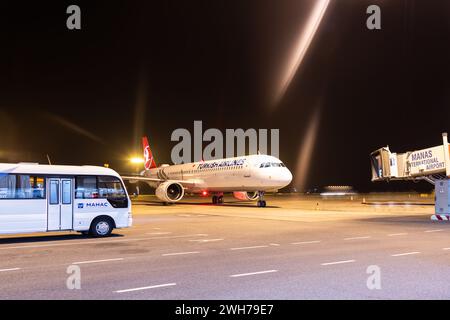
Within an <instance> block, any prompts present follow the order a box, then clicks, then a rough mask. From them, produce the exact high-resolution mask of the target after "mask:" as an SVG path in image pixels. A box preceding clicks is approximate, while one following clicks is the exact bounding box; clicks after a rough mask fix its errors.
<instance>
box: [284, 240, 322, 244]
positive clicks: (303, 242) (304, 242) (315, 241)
mask: <svg viewBox="0 0 450 320" xmlns="http://www.w3.org/2000/svg"><path fill="white" fill-rule="evenodd" d="M319 242H320V240H313V241H302V242H292V243H291V244H312V243H319Z"/></svg>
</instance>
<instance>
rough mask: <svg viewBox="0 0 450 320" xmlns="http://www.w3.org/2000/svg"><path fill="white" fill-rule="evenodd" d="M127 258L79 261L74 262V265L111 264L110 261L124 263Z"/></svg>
mask: <svg viewBox="0 0 450 320" xmlns="http://www.w3.org/2000/svg"><path fill="white" fill-rule="evenodd" d="M124 259H125V258H112V259H103V260H90V261H78V262H72V264H88V263H99V262H110V261H122V260H124Z"/></svg>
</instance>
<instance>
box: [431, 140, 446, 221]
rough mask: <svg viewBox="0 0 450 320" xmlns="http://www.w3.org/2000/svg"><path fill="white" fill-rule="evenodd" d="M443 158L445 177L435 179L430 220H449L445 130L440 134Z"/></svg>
mask: <svg viewBox="0 0 450 320" xmlns="http://www.w3.org/2000/svg"><path fill="white" fill-rule="evenodd" d="M442 142H443V146H444V159H445V175H446V178H445V179H439V180H436V181H435V185H434V186H435V189H434V191H435V214H434V215H432V216H431V220H439V221H441V220H446V221H450V179H449V178H450V157H449V148H448V137H447V132H444V133H443V134H442Z"/></svg>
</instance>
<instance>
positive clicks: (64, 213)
mask: <svg viewBox="0 0 450 320" xmlns="http://www.w3.org/2000/svg"><path fill="white" fill-rule="evenodd" d="M47 186H48V192H47V194H48V197H47V198H48V210H47V230H48V231H57V230H71V229H73V179H70V178H48V179H47Z"/></svg>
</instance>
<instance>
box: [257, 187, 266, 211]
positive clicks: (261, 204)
mask: <svg viewBox="0 0 450 320" xmlns="http://www.w3.org/2000/svg"><path fill="white" fill-rule="evenodd" d="M256 206H257V207H260V208H264V207H265V206H266V200H264V191H258V201H257V202H256Z"/></svg>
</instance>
